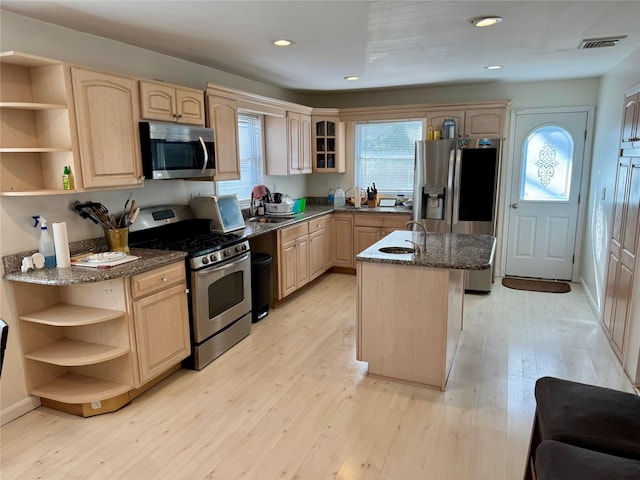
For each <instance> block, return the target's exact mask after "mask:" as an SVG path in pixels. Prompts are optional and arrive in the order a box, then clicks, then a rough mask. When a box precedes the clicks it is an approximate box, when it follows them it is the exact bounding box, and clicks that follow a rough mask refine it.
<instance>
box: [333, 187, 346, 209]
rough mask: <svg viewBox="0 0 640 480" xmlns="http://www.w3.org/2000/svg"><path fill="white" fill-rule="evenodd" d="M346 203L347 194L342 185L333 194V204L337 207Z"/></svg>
mask: <svg viewBox="0 0 640 480" xmlns="http://www.w3.org/2000/svg"><path fill="white" fill-rule="evenodd" d="M344 204H345V195H344V190H342V188H341V187H338V189H337V190H336V193H335V194H334V195H333V205H334V206H335V207H344Z"/></svg>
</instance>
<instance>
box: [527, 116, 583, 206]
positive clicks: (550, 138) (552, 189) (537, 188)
mask: <svg viewBox="0 0 640 480" xmlns="http://www.w3.org/2000/svg"><path fill="white" fill-rule="evenodd" d="M572 165H573V139H572V138H571V135H569V133H568V132H567V131H566V130H565V129H564V128H562V127H557V126H545V127H540V128H537V129H536V130H534V131H533V132H532V133H531V134H530V135H529V137H528V138H527V139H526V140H525V142H524V144H523V151H522V178H521V184H520V185H521V186H520V200H521V201H526V200H531V201H539V202H540V201H541V202H568V201H569V196H570V194H571V191H570V190H571V171H572Z"/></svg>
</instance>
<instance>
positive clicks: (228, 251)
mask: <svg viewBox="0 0 640 480" xmlns="http://www.w3.org/2000/svg"><path fill="white" fill-rule="evenodd" d="M223 255H224V256H225V257H228V256H229V255H231V250H229V249H228V248H227V249H226V250H225V251H224V254H223Z"/></svg>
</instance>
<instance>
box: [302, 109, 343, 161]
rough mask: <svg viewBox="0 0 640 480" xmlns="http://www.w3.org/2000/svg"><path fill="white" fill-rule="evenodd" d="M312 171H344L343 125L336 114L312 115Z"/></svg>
mask: <svg viewBox="0 0 640 480" xmlns="http://www.w3.org/2000/svg"><path fill="white" fill-rule="evenodd" d="M311 133H312V139H311V144H312V146H313V154H312V156H311V161H312V169H313V173H344V172H345V171H346V162H345V148H344V141H345V125H344V123H343V122H340V118H339V116H338V115H337V114H336V115H312V117H311Z"/></svg>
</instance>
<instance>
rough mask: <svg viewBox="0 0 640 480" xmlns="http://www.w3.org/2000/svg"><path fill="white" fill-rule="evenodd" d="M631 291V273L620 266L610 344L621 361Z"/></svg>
mask: <svg viewBox="0 0 640 480" xmlns="http://www.w3.org/2000/svg"><path fill="white" fill-rule="evenodd" d="M632 291H633V272H632V271H631V270H629V269H627V268H626V267H625V266H624V265H622V264H620V268H619V271H618V281H617V288H616V292H615V302H616V305H615V312H614V316H613V325H612V328H611V342H612V343H613V346H614V351H615V352H616V354H617V355H618V358H619V359H620V360H621V361H622V360H623V358H624V352H625V343H626V338H627V325H628V322H629V309H630V308H631V293H632Z"/></svg>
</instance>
